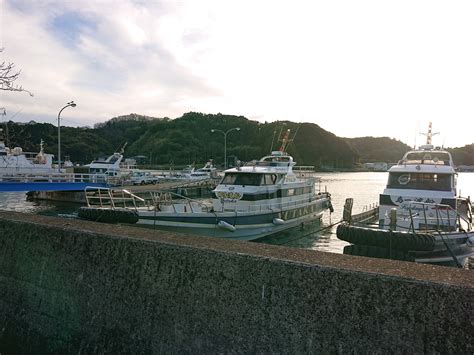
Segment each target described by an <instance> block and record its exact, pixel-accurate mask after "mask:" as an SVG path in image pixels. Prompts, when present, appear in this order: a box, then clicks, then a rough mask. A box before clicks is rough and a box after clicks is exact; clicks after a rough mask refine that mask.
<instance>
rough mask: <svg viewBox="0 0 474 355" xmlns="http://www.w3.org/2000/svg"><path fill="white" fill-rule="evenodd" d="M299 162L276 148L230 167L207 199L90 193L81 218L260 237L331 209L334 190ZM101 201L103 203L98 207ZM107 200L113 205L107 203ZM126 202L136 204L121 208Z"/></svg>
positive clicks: (223, 236)
mask: <svg viewBox="0 0 474 355" xmlns="http://www.w3.org/2000/svg"><path fill="white" fill-rule="evenodd" d="M294 165H295V162H294V161H293V158H292V157H291V156H290V155H288V154H286V153H285V152H282V151H276V152H272V154H271V155H269V156H265V157H263V158H262V159H260V161H258V162H256V163H255V164H254V165H252V166H244V167H238V168H232V169H228V170H226V171H225V175H224V177H223V178H222V181H221V182H220V184H219V185H218V186H217V187H216V189H215V190H214V191H213V198H212V200H211V201H207V202H205V201H198V200H191V199H187V198H184V197H183V196H178V195H176V194H170V193H163V194H158V195H154V196H153V200H152V202H151V203H148V204H145V203H144V202H145V201H144V200H141V199H139V198H137V197H136V196H133V195H131V194H126V195H123V194H124V192H123V191H122V192H121V193H120V192H118V194H119V195H120V194H122V195H121V196H122V198H121V197H120V196H119V197H117V196H115V197H114V192H112V191H111V190H106V193H107V194H108V198H107V197H106V198H104V196H101V195H100V193H97V192H96V193H95V194H94V195H92V196H89V197H87V204H88V206H87V207H83V208H81V209H80V211H79V216H80V217H82V218H86V219H92V220H101V221H121V217H122V216H124V218H125V220H126V221H127V222H130V221H131V222H133V223H136V224H137V225H141V226H145V227H150V228H160V229H169V230H173V231H179V232H185V233H191V234H199V235H206V236H215V237H222V238H229V239H240V240H253V239H258V238H262V237H264V236H266V235H269V234H273V233H276V232H280V231H283V230H286V229H288V228H292V227H295V226H299V225H302V224H304V223H307V222H310V221H314V220H315V219H318V218H320V217H321V215H322V214H323V212H324V211H326V210H327V209H328V208H329V209H332V206H331V198H330V194H329V193H327V192H317V191H316V184H315V182H316V180H315V178H313V177H310V178H298V177H297V176H296V175H295V173H294V172H293V166H294ZM99 191H101V190H99ZM102 191H104V190H102ZM125 193H126V192H125ZM115 194H117V193H115ZM86 196H88V194H87V193H86ZM124 196H125V197H124ZM177 197H179V199H178V198H177ZM131 200H133V203H131V202H130V201H131ZM99 201H102V205H99V206H97V205H95V203H98V202H99ZM104 201H111V203H109V205H108V206H104V205H103V202H104ZM126 201H128V202H129V205H131V206H132V207H127V208H119V207H117V206H120V205H122V206H123V203H126ZM138 201H141V202H143V203H144V205H143V207H138V206H137V204H138Z"/></svg>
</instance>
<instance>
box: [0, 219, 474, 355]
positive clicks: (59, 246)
mask: <svg viewBox="0 0 474 355" xmlns="http://www.w3.org/2000/svg"><path fill="white" fill-rule="evenodd" d="M473 299H474V274H473V271H471V270H457V269H454V268H443V267H435V266H428V265H417V264H412V263H401V262H395V261H390V260H379V259H368V258H359V257H352V256H345V255H336V254H329V253H318V252H314V251H311V250H300V249H290V248H285V247H278V246H270V245H264V244H255V243H245V242H234V241H226V240H221V239H217V238H202V237H194V236H186V235H178V234H173V233H169V232H166V233H164V232H158V231H152V230H143V229H137V228H132V227H124V226H114V225H104V224H97V223H92V222H83V221H75V220H64V219H57V218H50V217H42V216H33V215H23V214H17V213H0V353H2V354H13V353H19V352H21V353H78V352H80V353H101V352H107V353H117V352H130V353H169V352H190V353H191V352H192V353H197V352H199V353H201V352H206V353H216V352H238V353H242V352H245V353H248V352H264V353H268V352H278V353H301V352H303V353H310V352H311V353H321V352H333V353H347V352H351V353H352V352H359V353H367V352H378V353H387V352H388V353H421V352H428V353H433V352H439V353H472V352H474V341H473V329H474V309H473V305H474V303H473V302H472V300H473Z"/></svg>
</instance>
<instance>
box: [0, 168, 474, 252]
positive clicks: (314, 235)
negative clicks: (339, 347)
mask: <svg viewBox="0 0 474 355" xmlns="http://www.w3.org/2000/svg"><path fill="white" fill-rule="evenodd" d="M319 176H320V177H321V183H320V189H321V190H322V191H325V190H327V191H328V192H330V193H331V198H332V204H333V206H334V213H332V214H329V212H325V213H324V216H323V219H322V221H321V223H318V222H315V223H312V224H310V225H308V226H305V227H304V228H293V229H291V230H288V231H285V232H283V233H279V234H276V235H273V236H269V237H266V238H264V239H261V240H259V242H262V243H269V244H277V245H285V246H288V247H296V248H306V249H313V250H319V251H325V252H332V253H342V251H343V248H344V246H345V245H347V243H346V242H343V241H341V240H339V239H337V237H336V235H335V229H336V228H335V227H332V228H331V227H328V226H330V225H332V224H335V223H336V222H338V221H340V220H341V218H342V210H343V206H344V202H345V199H346V198H348V197H352V198H353V199H354V207H353V213H358V212H362V211H363V210H364V209H368V208H370V207H371V206H373V205H374V204H375V203H377V202H378V199H379V194H380V193H382V191H383V189H384V187H385V185H386V183H387V178H388V173H386V172H349V173H320V174H319ZM458 193H459V194H460V195H462V196H465V197H467V196H471V198H474V173H459V175H458ZM79 207H81V206H80V205H77V204H70V203H60V202H53V201H27V200H26V194H25V193H6V192H4V193H0V210H7V211H18V212H27V213H38V214H42V215H50V216H58V218H66V217H65V216H67V215H71V214H74V213H75V212H77V210H78V209H79Z"/></svg>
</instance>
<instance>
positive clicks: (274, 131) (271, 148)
mask: <svg viewBox="0 0 474 355" xmlns="http://www.w3.org/2000/svg"><path fill="white" fill-rule="evenodd" d="M276 133H277V129H276V127H275V129H274V130H273V138H272V146H271V147H270V154H272V150H273V142H274V141H275V134H276Z"/></svg>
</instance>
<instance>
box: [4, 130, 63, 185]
mask: <svg viewBox="0 0 474 355" xmlns="http://www.w3.org/2000/svg"><path fill="white" fill-rule="evenodd" d="M1 133H2V132H0V177H15V176H23V175H30V176H39V175H45V174H51V173H58V169H57V168H53V156H54V155H53V154H46V153H44V150H43V140H41V143H40V151H39V153H30V152H24V151H23V149H22V148H20V147H15V148H12V149H10V148H9V147H7V146H6V145H5V141H4V140H3V138H2V137H1Z"/></svg>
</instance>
